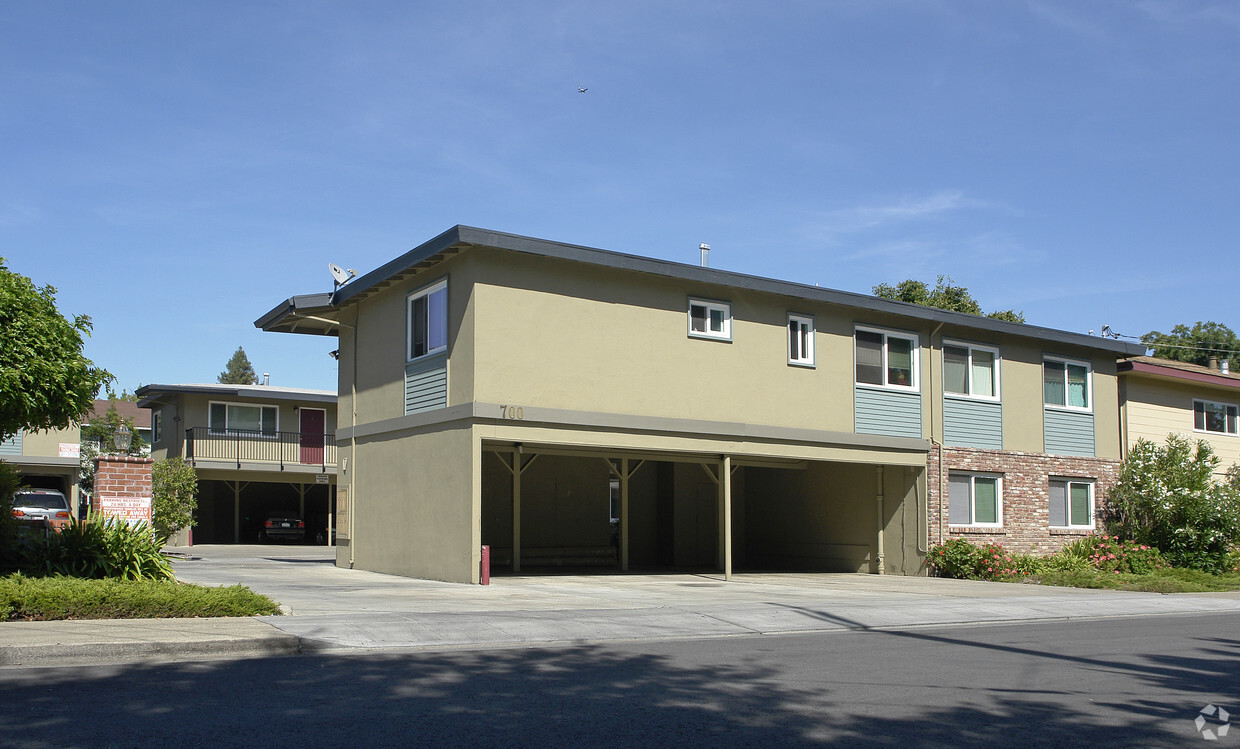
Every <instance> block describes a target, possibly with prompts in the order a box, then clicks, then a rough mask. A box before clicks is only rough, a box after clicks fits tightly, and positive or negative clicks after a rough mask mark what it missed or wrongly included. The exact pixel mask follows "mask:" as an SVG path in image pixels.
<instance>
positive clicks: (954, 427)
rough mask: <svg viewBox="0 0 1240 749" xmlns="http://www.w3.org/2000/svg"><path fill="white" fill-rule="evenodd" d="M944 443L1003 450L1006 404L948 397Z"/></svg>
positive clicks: (945, 401) (945, 407) (944, 413)
mask: <svg viewBox="0 0 1240 749" xmlns="http://www.w3.org/2000/svg"><path fill="white" fill-rule="evenodd" d="M943 444H945V445H948V446H949V447H977V448H981V449H984V450H1002V449H1003V404H1001V403H992V402H989V401H973V400H961V399H957V398H944V399H943Z"/></svg>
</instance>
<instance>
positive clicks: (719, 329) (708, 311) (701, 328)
mask: <svg viewBox="0 0 1240 749" xmlns="http://www.w3.org/2000/svg"><path fill="white" fill-rule="evenodd" d="M689 336H690V337H691V338H714V339H716V340H720V341H730V340H732V305H730V304H728V303H727V302H713V301H710V300H707V299H690V300H689Z"/></svg>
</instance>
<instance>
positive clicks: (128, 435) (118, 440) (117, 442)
mask: <svg viewBox="0 0 1240 749" xmlns="http://www.w3.org/2000/svg"><path fill="white" fill-rule="evenodd" d="M132 439H133V433H132V432H130V431H129V427H127V426H125V425H124V424H121V425H120V426H119V427H117V428H116V431H115V432H113V433H112V446H113V447H115V448H116V451H117V452H118V453H123V452H128V451H129V442H130V440H132Z"/></svg>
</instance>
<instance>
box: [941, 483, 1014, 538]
mask: <svg viewBox="0 0 1240 749" xmlns="http://www.w3.org/2000/svg"><path fill="white" fill-rule="evenodd" d="M1002 483H1003V480H1002V478H1000V477H999V476H997V475H994V474H982V473H957V472H955V471H953V472H952V473H950V474H949V475H948V490H949V491H948V522H949V523H951V524H952V525H981V526H999V525H1002V524H1003V506H1002V497H1001V485H1002Z"/></svg>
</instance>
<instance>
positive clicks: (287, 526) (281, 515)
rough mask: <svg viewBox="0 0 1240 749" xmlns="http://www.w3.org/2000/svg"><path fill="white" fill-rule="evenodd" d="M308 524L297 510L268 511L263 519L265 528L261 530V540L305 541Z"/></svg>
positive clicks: (259, 538) (259, 536) (259, 535)
mask: <svg viewBox="0 0 1240 749" xmlns="http://www.w3.org/2000/svg"><path fill="white" fill-rule="evenodd" d="M305 538H306V524H305V523H304V522H302V519H301V516H300V515H298V514H297V512H295V511H294V512H289V511H288V510H273V511H272V512H269V513H267V519H266V520H264V521H263V529H262V530H261V531H259V534H258V540H259V541H304V540H305Z"/></svg>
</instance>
